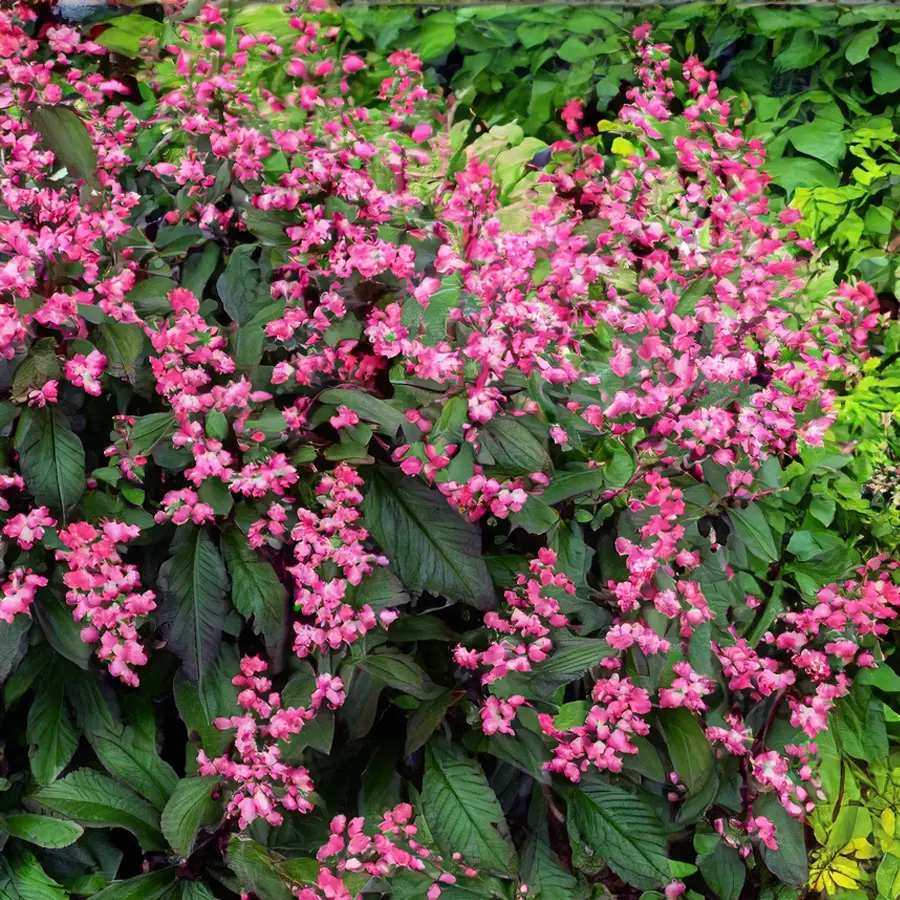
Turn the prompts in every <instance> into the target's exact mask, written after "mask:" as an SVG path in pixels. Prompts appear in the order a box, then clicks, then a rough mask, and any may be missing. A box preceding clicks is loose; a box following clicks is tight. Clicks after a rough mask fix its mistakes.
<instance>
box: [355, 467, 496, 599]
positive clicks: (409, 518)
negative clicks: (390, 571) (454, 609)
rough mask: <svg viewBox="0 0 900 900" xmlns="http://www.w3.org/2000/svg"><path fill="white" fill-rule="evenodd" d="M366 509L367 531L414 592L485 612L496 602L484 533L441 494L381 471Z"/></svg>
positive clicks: (374, 475) (371, 484)
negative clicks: (483, 551) (483, 544)
mask: <svg viewBox="0 0 900 900" xmlns="http://www.w3.org/2000/svg"><path fill="white" fill-rule="evenodd" d="M363 511H364V514H365V522H366V527H367V528H368V529H369V530H370V531H371V532H372V534H373V535H374V537H375V539H376V540H377V541H378V543H379V544H381V546H382V547H383V548H384V550H385V552H386V553H387V555H388V557H389V558H390V559H391V562H392V563H393V564H394V565H395V566H396V568H397V571H398V573H399V575H400V578H401V579H402V581H403V583H404V584H405V585H406V586H407V587H408V588H411V589H412V590H419V591H431V592H432V593H434V594H438V595H441V596H444V597H447V598H448V599H450V600H462V601H463V602H465V603H470V604H472V605H473V606H477V607H478V608H480V609H486V608H487V607H489V606H490V605H491V603H493V600H494V589H493V585H492V584H491V578H490V575H489V574H488V570H487V566H486V565H485V562H484V559H483V558H482V556H481V535H480V533H479V531H478V530H477V529H476V528H475V527H474V526H473V525H472V524H471V523H469V522H467V521H466V520H465V519H464V518H463V517H462V516H461V515H459V513H457V512H455V511H454V510H453V509H451V507H450V506H449V505H448V504H447V501H446V499H445V498H444V497H443V496H442V495H441V494H440V493H438V491H435V490H432V489H431V488H429V487H427V486H426V485H425V484H423V483H422V482H421V481H417V480H415V479H412V478H408V477H407V476H406V475H404V474H403V473H402V472H398V471H396V470H394V469H388V468H386V467H380V468H377V469H374V470H372V476H371V480H370V482H369V491H368V494H367V495H366V499H365V503H364V505H363Z"/></svg>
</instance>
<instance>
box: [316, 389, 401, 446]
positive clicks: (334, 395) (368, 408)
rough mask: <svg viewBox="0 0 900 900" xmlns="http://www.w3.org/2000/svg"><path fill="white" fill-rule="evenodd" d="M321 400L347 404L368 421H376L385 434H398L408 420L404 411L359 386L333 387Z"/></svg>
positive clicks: (324, 393) (348, 407)
mask: <svg viewBox="0 0 900 900" xmlns="http://www.w3.org/2000/svg"><path fill="white" fill-rule="evenodd" d="M319 400H320V401H321V402H322V403H328V404H329V405H331V406H335V407H337V406H346V407H347V409H352V410H353V412H355V413H356V414H357V415H358V416H359V417H360V418H361V419H363V420H365V421H366V422H374V423H375V424H376V425H377V426H378V428H379V430H380V431H381V432H383V433H384V434H389V435H394V434H396V433H397V432H398V431H399V430H400V429H401V428H402V427H403V425H404V424H405V422H406V416H404V415H403V413H402V412H400V411H399V410H396V409H394V407H393V406H391V405H390V404H389V403H385V401H384V400H381V399H379V398H378V397H373V396H372V395H371V394H367V393H366V392H365V391H362V390H360V389H359V388H349V389H343V388H332V389H331V390H329V391H323V392H322V394H321V395H320V396H319Z"/></svg>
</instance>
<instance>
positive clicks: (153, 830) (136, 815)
mask: <svg viewBox="0 0 900 900" xmlns="http://www.w3.org/2000/svg"><path fill="white" fill-rule="evenodd" d="M35 799H36V800H37V801H38V802H39V803H41V804H42V805H43V806H46V807H47V808H48V809H52V810H55V811H56V812H58V813H61V814H62V815H64V816H67V817H68V818H70V819H75V820H76V821H77V822H79V824H81V825H84V826H85V827H88V828H124V829H126V830H127V831H130V832H131V833H132V834H133V835H134V836H135V837H136V838H137V839H138V841H140V844H141V847H142V848H143V849H144V851H145V852H146V851H149V850H164V849H165V846H166V845H165V841H164V839H163V836H162V832H161V831H160V830H159V813H158V812H157V811H156V810H155V809H154V808H153V807H152V806H151V805H150V804H149V803H148V802H147V801H146V800H142V799H141V798H140V797H138V795H137V794H135V793H134V791H132V790H131V788H127V787H125V785H124V784H119V782H118V781H113V780H112V779H111V778H107V777H106V776H105V775H100V774H99V773H97V772H94V771H93V770H91V769H78V770H77V771H75V772H72V773H71V774H69V775H67V776H66V777H65V778H63V779H62V780H60V781H56V782H54V783H53V784H51V785H50V786H49V787H45V788H43V789H42V790H41V791H39V792H38V793H37V794H36V795H35Z"/></svg>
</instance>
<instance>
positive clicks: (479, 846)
mask: <svg viewBox="0 0 900 900" xmlns="http://www.w3.org/2000/svg"><path fill="white" fill-rule="evenodd" d="M422 809H423V812H424V814H425V821H426V822H427V823H428V827H429V829H430V830H431V833H432V835H433V836H434V839H435V841H437V844H438V847H439V848H440V850H441V852H442V853H443V854H444V855H445V856H448V857H449V856H450V855H452V854H453V853H461V854H462V856H463V859H465V861H466V862H467V863H468V864H469V865H471V866H473V867H474V868H476V869H479V870H480V871H483V872H488V873H493V874H498V875H513V873H514V872H515V870H516V853H515V849H514V848H513V845H512V841H511V840H510V838H509V831H508V829H507V825H506V820H505V819H504V817H503V810H502V809H501V808H500V804H499V802H498V801H497V797H496V796H495V795H494V792H493V790H492V789H491V786H490V785H489V784H488V781H487V778H485V775H484V772H483V771H482V769H481V766H480V765H479V764H478V763H477V762H476V761H475V760H473V759H467V758H465V757H463V756H456V755H455V754H454V752H453V750H451V749H450V748H449V747H447V746H446V745H445V744H444V743H442V742H440V741H432V742H430V743H429V744H428V745H426V747H425V778H424V781H423V783H422Z"/></svg>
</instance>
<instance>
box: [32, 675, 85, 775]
mask: <svg viewBox="0 0 900 900" xmlns="http://www.w3.org/2000/svg"><path fill="white" fill-rule="evenodd" d="M64 691H65V683H64V678H63V671H62V669H61V668H60V666H59V664H58V663H57V664H56V665H52V666H50V667H48V669H47V671H46V673H45V675H44V677H42V678H41V679H39V681H38V687H37V693H36V694H35V698H34V701H33V702H32V704H31V708H30V709H29V710H28V727H27V729H26V732H25V734H26V739H27V740H28V743H29V744H31V746H32V751H31V774H32V775H34V777H35V780H36V781H37V782H38V783H39V784H50V783H51V782H52V781H54V780H55V779H56V777H57V775H59V773H60V772H62V770H63V769H64V768H65V767H66V766H67V765H68V764H69V762H70V760H71V759H72V756H73V755H74V754H75V750H76V748H77V747H78V732H77V731H76V730H75V729H74V727H73V726H72V723H71V722H70V721H69V713H68V712H67V710H66V707H65V699H64Z"/></svg>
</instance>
